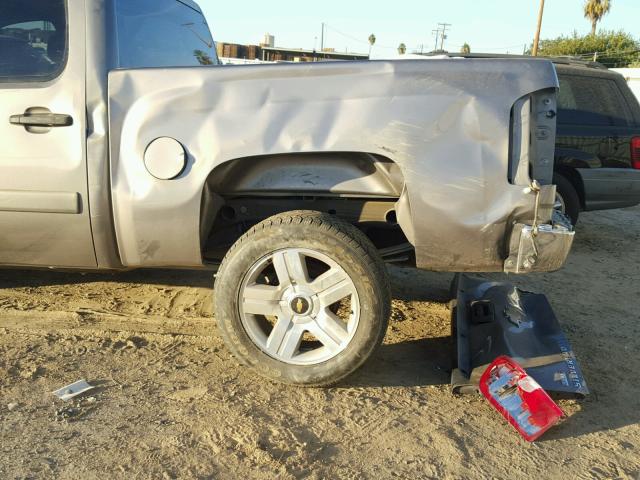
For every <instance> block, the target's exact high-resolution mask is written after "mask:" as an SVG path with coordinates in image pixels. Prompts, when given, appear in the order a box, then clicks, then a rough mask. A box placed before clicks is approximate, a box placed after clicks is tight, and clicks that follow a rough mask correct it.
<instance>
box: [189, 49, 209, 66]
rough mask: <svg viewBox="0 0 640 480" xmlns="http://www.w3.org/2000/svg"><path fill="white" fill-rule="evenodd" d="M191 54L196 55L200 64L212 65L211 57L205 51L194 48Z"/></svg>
mask: <svg viewBox="0 0 640 480" xmlns="http://www.w3.org/2000/svg"><path fill="white" fill-rule="evenodd" d="M193 56H194V57H196V59H197V60H198V63H199V64H200V65H213V59H212V58H211V57H210V56H209V54H208V53H207V52H204V51H202V50H194V51H193Z"/></svg>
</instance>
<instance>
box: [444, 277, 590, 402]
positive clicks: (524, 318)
mask: <svg viewBox="0 0 640 480" xmlns="http://www.w3.org/2000/svg"><path fill="white" fill-rule="evenodd" d="M453 286H454V289H452V291H453V292H457V296H456V299H455V300H454V301H453V305H452V307H453V308H452V326H453V329H454V334H455V335H456V337H457V362H458V365H457V366H458V368H457V369H455V370H454V371H453V372H452V375H451V388H452V390H453V392H454V393H472V392H476V391H477V387H478V382H479V380H480V376H481V375H482V373H483V372H484V371H485V370H486V368H487V366H488V365H489V364H491V362H493V361H494V360H495V359H496V358H497V357H499V356H501V355H506V356H509V357H511V358H513V359H514V360H516V361H517V362H518V363H519V364H520V365H522V366H523V367H524V368H525V370H526V371H527V373H528V374H529V375H531V376H532V377H533V378H534V379H535V380H536V381H537V382H538V383H539V384H540V385H541V386H542V388H544V389H545V390H547V391H551V392H560V393H565V394H572V395H578V396H585V395H588V393H589V390H588V388H587V384H586V381H585V379H584V377H583V375H582V371H581V369H580V366H579V365H578V361H577V359H576V357H575V354H574V353H573V349H572V348H571V345H570V344H569V341H568V340H567V337H566V336H565V335H564V333H563V332H562V329H561V327H560V324H559V323H558V320H557V318H556V316H555V314H554V313H553V310H552V308H551V305H550V304H549V301H548V300H547V297H545V296H544V295H541V294H535V293H529V292H524V291H522V290H519V289H517V288H516V287H515V286H514V285H512V284H510V283H506V282H491V281H487V280H485V279H480V278H472V277H468V276H466V275H457V276H456V278H455V280H454V285H453Z"/></svg>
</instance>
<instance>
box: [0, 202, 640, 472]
mask: <svg viewBox="0 0 640 480" xmlns="http://www.w3.org/2000/svg"><path fill="white" fill-rule="evenodd" d="M582 218H583V220H582V223H581V225H580V226H579V229H578V237H577V243H576V245H575V248H574V251H573V253H572V255H571V258H570V260H569V262H568V265H567V267H566V268H565V269H564V270H562V271H560V272H557V273H553V274H540V275H531V276H526V277H519V278H517V279H516V282H517V283H518V285H520V286H521V287H524V288H527V289H529V290H533V291H541V292H544V293H546V294H547V295H548V296H549V298H550V300H551V302H552V304H553V305H554V308H555V310H556V314H557V316H558V318H559V319H560V321H561V322H562V324H563V326H564V328H565V330H566V333H567V335H568V337H569V339H570V340H571V342H572V343H573V347H574V349H575V351H576V353H577V356H578V359H579V360H580V362H581V365H582V368H583V371H584V373H585V376H586V378H587V381H588V383H589V386H590V388H591V390H592V395H591V396H590V397H588V398H587V399H585V400H580V401H576V400H564V401H561V406H562V407H563V408H564V409H565V411H566V412H567V413H568V414H569V418H568V419H567V420H566V421H565V422H564V423H563V424H561V425H560V426H558V427H556V428H555V429H553V430H552V431H550V432H549V433H548V434H547V435H546V436H545V437H544V438H543V440H542V441H540V442H538V443H535V444H527V443H526V442H524V441H523V440H521V439H520V438H519V437H518V436H517V434H516V433H515V432H514V431H512V429H511V428H510V427H508V426H507V425H506V424H505V422H504V421H503V420H502V418H501V417H499V416H498V414H497V413H496V412H495V411H493V410H492V409H491V408H490V406H489V405H488V404H487V403H486V402H485V401H484V400H483V399H481V398H480V397H477V396H470V397H469V396H466V397H453V396H452V395H451V394H450V393H449V390H448V386H447V383H448V381H449V373H448V369H449V368H450V355H451V353H450V352H451V342H450V340H449V338H448V332H449V331H450V320H449V311H448V309H447V305H446V302H447V300H448V289H449V282H450V280H451V275H446V274H434V273H428V272H417V271H413V270H400V269H393V270H392V271H391V273H392V278H393V283H394V303H393V306H394V310H393V316H392V322H391V326H390V329H389V333H388V335H387V338H386V340H385V344H384V345H383V347H382V348H381V349H380V350H379V352H378V353H377V354H376V356H375V358H373V359H371V360H370V361H369V362H368V363H367V365H366V366H365V367H364V368H363V369H362V370H361V371H360V372H358V373H357V374H356V375H354V376H353V377H351V378H349V379H348V380H347V381H346V382H344V383H343V384H341V385H339V386H337V387H335V388H329V389H317V390H309V389H297V388H290V387H284V386H281V385H277V384H271V383H269V382H267V381H265V380H262V379H261V378H258V377H256V376H255V375H254V374H253V373H252V372H251V371H248V370H246V369H244V368H241V367H239V366H237V364H236V363H235V361H234V360H233V359H232V358H230V356H229V354H228V352H227V350H226V349H225V347H224V345H223V344H222V341H221V339H220V338H219V336H218V334H217V331H216V327H215V321H214V319H213V316H212V295H211V288H210V287H211V283H212V278H211V274H210V273H207V272H181V271H138V272H131V273H125V274H119V275H110V274H104V275H80V274H69V273H56V272H27V271H16V270H6V271H1V272H0V478H2V479H12V478H63V479H66V478H68V479H76V478H83V479H93V478H100V479H102V478H127V479H130V478H220V479H226V478H229V479H233V478H247V479H248V478H257V479H271V478H282V479H288V478H317V479H321V478H341V479H342V478H346V479H360V478H375V479H378V478H411V479H413V478H505V479H507V478H508V479H514V478H565V479H566V478H585V479H586V478H623V479H627V478H628V479H633V480H637V479H638V478H640V426H639V425H638V423H639V421H640V387H639V386H638V378H639V377H638V371H640V355H638V351H639V349H640V340H639V338H640V323H639V320H640V313H639V308H638V307H639V306H640V301H639V299H640V268H639V265H640V248H639V245H640V208H634V209H627V210H621V211H615V212H602V213H590V214H585V215H584V216H583V217H582ZM82 378H84V379H87V380H88V381H89V382H90V383H92V384H93V385H96V386H97V388H96V389H95V390H94V391H93V392H91V393H90V394H87V395H85V396H83V397H81V399H80V400H76V401H72V402H69V403H63V402H61V401H59V400H57V399H55V398H54V397H53V395H52V394H51V393H50V392H51V391H53V390H55V389H57V388H59V387H62V386H64V385H66V384H69V383H71V382H74V381H76V380H79V379H82Z"/></svg>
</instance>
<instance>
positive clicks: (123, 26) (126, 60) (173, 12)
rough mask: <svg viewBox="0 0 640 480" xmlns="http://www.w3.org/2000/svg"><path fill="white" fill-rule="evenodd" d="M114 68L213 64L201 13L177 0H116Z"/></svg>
mask: <svg viewBox="0 0 640 480" xmlns="http://www.w3.org/2000/svg"><path fill="white" fill-rule="evenodd" d="M115 6H116V8H115V21H116V35H117V39H116V43H117V51H118V53H117V59H116V65H115V66H116V68H144V67H192V66H198V65H217V64H218V57H217V55H216V48H215V44H214V43H213V38H211V33H210V31H209V27H208V26H207V21H206V20H205V18H204V16H203V15H202V13H200V12H199V11H198V10H196V9H195V8H193V7H192V6H190V5H188V4H187V3H183V2H182V1H180V0H135V1H132V0H116V4H115Z"/></svg>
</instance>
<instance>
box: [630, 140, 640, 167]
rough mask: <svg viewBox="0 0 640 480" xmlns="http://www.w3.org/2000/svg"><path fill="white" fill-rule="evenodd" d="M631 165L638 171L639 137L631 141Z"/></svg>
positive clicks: (639, 156) (639, 164) (639, 165)
mask: <svg viewBox="0 0 640 480" xmlns="http://www.w3.org/2000/svg"><path fill="white" fill-rule="evenodd" d="M631 165H632V166H633V168H635V169H636V170H640V137H633V138H632V139H631Z"/></svg>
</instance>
